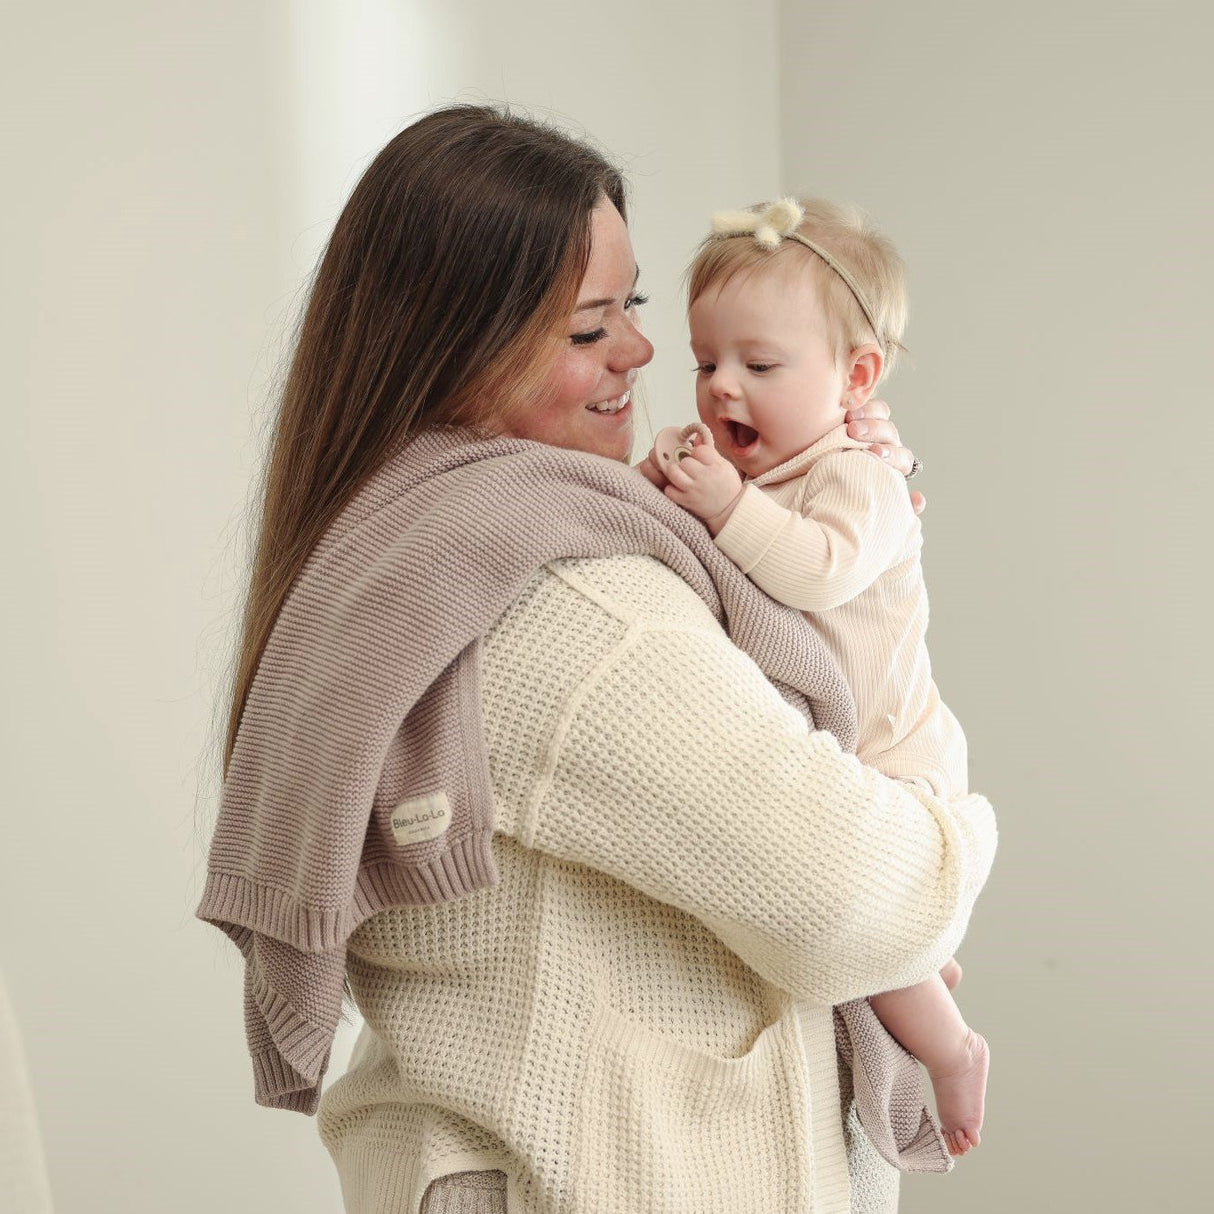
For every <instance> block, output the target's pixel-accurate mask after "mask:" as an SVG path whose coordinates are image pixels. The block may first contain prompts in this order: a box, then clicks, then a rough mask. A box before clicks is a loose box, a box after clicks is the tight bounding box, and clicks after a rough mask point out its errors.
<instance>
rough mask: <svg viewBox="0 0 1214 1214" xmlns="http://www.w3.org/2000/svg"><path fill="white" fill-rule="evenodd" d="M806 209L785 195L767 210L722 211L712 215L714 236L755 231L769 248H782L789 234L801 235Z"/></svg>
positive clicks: (752, 232)
mask: <svg viewBox="0 0 1214 1214" xmlns="http://www.w3.org/2000/svg"><path fill="white" fill-rule="evenodd" d="M804 218H805V212H804V211H803V210H801V208H800V206H798V205H797V202H796V200H795V199H792V198H781V199H780V200H779V201H778V202H773V203H772V204H771V206H769V207H768V208H767V210H766V211H721V212H719V213H718V214H716V215H714V216H713V217H712V234H713V235H714V236H745V235H748V234H751V235H753V236H754V238H755V240H756V241H757V242H758V243H759V244H761V245H762V246H763V247H764V248H765V249H778V248H779V247H780V241H781V240H782V239H783V238H784V237H786V236H793V237H795V236H796V235H797V226H798V225H799V224H800V222H801V220H802V219H804Z"/></svg>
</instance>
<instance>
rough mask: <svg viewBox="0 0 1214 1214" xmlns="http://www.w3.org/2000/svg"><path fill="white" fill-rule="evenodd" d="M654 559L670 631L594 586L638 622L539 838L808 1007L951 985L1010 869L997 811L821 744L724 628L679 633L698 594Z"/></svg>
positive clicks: (544, 807)
mask: <svg viewBox="0 0 1214 1214" xmlns="http://www.w3.org/2000/svg"><path fill="white" fill-rule="evenodd" d="M649 564H650V566H652V571H651V572H650V573H649V574H647V575H646V576H650V577H652V578H653V579H654V584H653V586H652V587H650V588H648V589H647V590H646V591H645V592H644V593H642V592H641V591H639V590H638V591H637V593H636V594H634V595H633V596H632V600H633V602H634V603H635V602H640V601H643V600H645V599H649V601H652V602H655V603H656V602H661V603H662V604H663V607H662V610H663V612H664V616H663V619H662V621H661V623H660V624H655V623H654V622H653V621H651V620H647V619H646V618H645V616H644V613H643V612H642V613H637V612H636V611H635V610H631V611H626V610H621V611H620V612H616V611H615V610H614V607H613V604H612V601H611V599H610V597H609V596H607V595H605V594H604V593H603V591H602V589H601V587H598V588H596V587H593V586H591V587H588V588H586V590H585V593H586V594H587V595H589V596H591V597H593V598H594V600H595V601H596V603H597V604H598V605H599V606H600V607H601V608H602V609H603V610H604V612H605V618H604V621H603V622H604V629H606V628H607V627H608V625H609V624H616V625H618V624H619V622H620V621H621V620H628V621H629V622H628V623H627V624H626V626H625V627H624V630H623V632H622V633H616V634H614V635H615V636H616V639H615V640H614V641H613V642H612V644H611V645H610V646H609V647H608V649H607V650H606V652H604V654H603V655H602V657H601V659H600V660H599V661H598V662H597V664H596V665H595V666H594V667H593V669H592V670H591V671H590V673H589V674H588V675H587V676H586V677H584V678H583V679H582V680H581V681H580V682H579V684H578V686H577V688H576V691H575V692H574V693H573V694H572V695H571V696H569V697H568V698H567V700H566V703H565V709H564V712H563V714H562V723H561V726H560V728H559V729H558V730H557V731H556V735H555V736H554V738H553V739H552V741H551V744H550V749H549V754H548V756H547V759H546V761H545V762H544V763H543V766H544V767H545V768H546V770H547V773H548V774H547V778H546V781H545V783H544V785H543V787H542V790H541V795H539V796H537V797H536V798H535V800H534V802H533V806H534V809H533V812H532V813H531V814H529V815H524V816H522V817H521V819H520V820H519V821H518V822H517V824H516V826H515V829H516V830H517V831H518V833H519V836H520V838H521V840H522V841H523V842H524V843H526V844H527V845H529V846H532V847H535V848H538V849H540V850H543V851H545V852H547V853H550V854H552V855H554V856H556V857H559V858H561V859H563V860H568V861H574V862H577V863H579V864H584V865H588V866H591V867H593V868H596V869H598V870H600V871H604V872H607V873H609V874H611V875H613V876H615V877H617V878H618V879H620V880H622V881H625V882H628V883H629V884H631V885H633V886H635V887H636V888H638V889H640V890H642V891H643V892H644V893H646V894H647V895H649V896H650V897H653V898H655V899H658V900H661V901H663V902H666V903H668V904H672V905H674V906H677V907H679V908H680V909H682V910H684V911H686V912H688V913H690V914H692V915H694V916H696V917H697V918H698V919H700V920H701V921H702V922H703V923H704V924H705V925H706V926H707V927H709V928H710V930H712V931H713V932H714V933H715V934H716V935H718V936H719V937H720V939H721V940H722V941H724V942H725V943H726V944H727V945H728V946H729V947H730V948H732V949H733V950H734V951H735V952H736V953H737V954H738V955H739V956H740V957H741V958H742V959H743V960H744V961H746V962H747V964H749V965H750V966H751V967H752V968H753V969H755V970H756V971H757V972H758V973H760V974H761V975H762V976H763V977H765V978H766V979H768V980H769V981H770V982H772V983H774V984H776V985H777V986H779V987H781V988H782V989H784V990H787V991H789V992H791V993H792V994H794V995H796V996H798V997H800V998H803V999H807V1000H810V1001H814V1002H817V1003H821V1004H833V1003H840V1002H843V1001H845V1000H847V999H851V998H855V997H859V996H864V995H869V994H873V993H876V992H878V991H883V990H889V989H893V988H896V987H902V986H907V985H910V984H912V983H914V982H917V981H920V980H921V979H923V978H925V977H926V976H928V975H929V974H930V973H932V972H934V971H935V970H937V969H938V968H939V967H940V966H941V965H942V964H943V963H944V961H945V960H946V959H947V958H948V957H949V955H950V954H951V953H952V952H953V951H954V950H955V949H956V947H957V945H958V944H959V942H960V940H961V937H962V935H963V933H964V930H965V926H966V923H967V920H968V918H969V915H970V911H971V908H972V907H973V904H974V900H975V898H976V897H977V894H978V892H979V890H980V889H981V887H982V885H983V882H984V881H985V879H986V876H987V873H988V871H989V868H990V865H991V861H992V858H993V855H994V849H995V827H994V817H993V812H992V810H991V807H990V805H989V804H988V803H987V802H986V801H985V800H984V799H983V798H981V797H977V796H971V797H967V798H965V799H962V800H956V801H953V802H948V803H946V802H943V801H941V800H939V799H937V798H935V797H933V796H931V795H930V794H929V793H927V792H925V791H922V790H919V789H916V788H911V787H908V786H906V785H904V784H901V783H898V782H895V781H892V780H888V779H886V778H885V777H883V776H881V775H880V774H879V773H877V772H876V771H874V770H872V769H871V768H867V767H865V766H864V765H863V764H861V763H860V762H859V760H857V759H856V758H855V757H853V756H850V755H848V754H845V753H844V752H843V751H842V750H841V749H840V747H839V745H838V744H837V742H836V741H835V739H834V738H833V737H832V736H831V735H829V734H827V733H824V732H821V731H818V732H815V731H812V730H811V729H810V728H809V726H808V725H807V723H806V721H805V719H804V717H803V716H802V715H801V714H800V713H798V712H797V711H796V710H795V709H793V708H791V707H790V706H789V705H788V704H787V703H785V702H784V701H783V699H782V698H781V697H780V696H779V694H778V693H777V692H776V691H775V689H774V688H773V687H772V686H771V684H770V683H768V682H767V680H766V679H765V678H764V677H763V675H762V674H761V672H760V671H759V669H758V667H757V666H755V664H754V663H753V662H752V661H751V659H750V658H749V657H748V656H747V655H745V654H744V653H742V652H741V651H740V650H738V649H737V648H736V647H734V646H733V645H732V644H731V643H730V641H729V640H728V638H727V637H726V636H725V634H724V632H723V631H722V630H721V629H720V628H717V627H711V626H709V627H705V626H703V624H702V620H701V622H700V623H699V624H698V625H697V626H686V627H681V626H678V625H677V624H673V623H672V617H671V606H672V604H677V603H678V602H679V601H680V596H688V595H691V593H692V592H691V591H690V590H688V588H687V587H686V585H685V584H684V583H682V582H681V581H680V580H679V579H678V578H677V577H675V576H674V575H673V574H671V573H670V572H669V570H666V569H664V568H663V567H661V566H657V565H656V563H653V562H650V563H649ZM565 580H566V581H567V582H568V583H569V587H570V589H569V593H575V591H576V587H577V584H578V579H577V577H576V576H574V575H571V574H567V575H566V577H565ZM692 606H693V608H694V609H696V610H700V611H701V615H703V613H702V609H701V608H700V605H699V604H698V602H697V603H696V604H694V605H692ZM689 614H694V611H690V612H689ZM608 616H615V619H614V620H608V618H606V617H608ZM710 623H711V620H710Z"/></svg>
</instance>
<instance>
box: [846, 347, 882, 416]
mask: <svg viewBox="0 0 1214 1214" xmlns="http://www.w3.org/2000/svg"><path fill="white" fill-rule="evenodd" d="M884 366H885V359H884V357H882V354H881V349H880V347H879V346H875V345H871V344H870V345H867V346H857V347H856V348H855V349H854V350H853V351H852V352H851V354H849V355H848V360H847V395H848V396H849V397H850V398H851V399H852V401H854V403H855V404H857V405H862V404H864V402H865V401H866V400H868V398H869V397H870V396H872V394H873V391H874V390H875V389H876V387H877V381H878V380H879V379H880V378H881V369H882V368H883V367H884Z"/></svg>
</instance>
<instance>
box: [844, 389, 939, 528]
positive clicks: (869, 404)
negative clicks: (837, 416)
mask: <svg viewBox="0 0 1214 1214" xmlns="http://www.w3.org/2000/svg"><path fill="white" fill-rule="evenodd" d="M843 420H844V421H845V422H846V423H847V433H848V435H849V436H850V437H851V438H854V439H856V440H858V441H859V442H864V441H866V440H867V441H868V443H869V448H868V449H869V450H870V451H871V452H872V453H873V454H874V455H875V456H878V457H879V458H880V459H883V460H885V461H886V462H887V463H889V464H890V465H892V466H893V467H895V468H897V469H898V471H899V472H901V473H902V475H903V476H906V475H907V474H908V473H909V472H910V470H911V466H912V465H913V464H914V462H915V453H914V452H913V451H912V450H911V449H910V448H909V447H904V446H902V440H901V439H900V438H899V437H898V427H897V426H895V425H894V423H893V422H892V421H890V417H889V405H887V404H886V403H885V401H883V400H869V401H865V402H864V404H862V405H858V406H857V407H856V408H854V409H849V410H848V411H847V413H846V414H844V417H843ZM910 499H911V506H912V507H913V508H914V511H915V513H916V514H922V513H923V507H924V506H926V505H927V499H926V498H925V497H924V496H923V494H922V493H920V492H919V491H918V490H917V489H912V490H911V495H910Z"/></svg>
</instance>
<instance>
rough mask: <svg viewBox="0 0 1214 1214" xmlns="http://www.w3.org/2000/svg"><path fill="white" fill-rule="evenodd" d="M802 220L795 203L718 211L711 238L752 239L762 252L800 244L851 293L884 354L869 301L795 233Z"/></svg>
mask: <svg viewBox="0 0 1214 1214" xmlns="http://www.w3.org/2000/svg"><path fill="white" fill-rule="evenodd" d="M804 218H805V212H804V211H803V210H801V208H800V206H799V205H798V204H797V202H796V200H795V199H793V198H781V199H779V201H777V202H773V203H772V204H771V206H769V207H768V208H767V210H765V211H721V212H720V213H719V214H717V215H714V216H713V217H712V234H713V236H714V237H717V238H719V239H725V238H727V237H730V236H752V237H754V239H755V241H756V242H757V243H758V244H760V245H761V246H762V247H763V248H765V249H778V248H779V247H780V241H781V240H795V241H797V242H798V244H803V245H804V246H805V247H806V248H807V249H811V250H812V251H813V252H815V253H817V255H818V256H819V257H820V258H822V260H823V261H824V262H826V264H827V265H828V266H830V268H831V269H832V270H834V272H835V273H836V274H838V276H839V277H840V278H841V279H843V281H844V283H846V285H847V289H848V290H849V291H850V292H851V293H852V296H853V297H854V298H855V301H856V303H858V304H859V305H860V311H861V312H863V313H864V319H865V320H867V321H868V323H869V325H870V326H871V327H872V331H873V333H874V334H875V335H876V338H877V345H879V346H880V347H881V350H882V352H883V353H884V351H885V342H884V341H883V340H882V338H881V330H880V329H878V328H877V322H876V320H875V319H874V317H873V310H872V308H870V307H869V306H868V300H867V299H865V298H864V292H863V291H861V290H860V287H859V285H858V284H857V282H856V280H855V279H854V278H853V277H852V276H851V274H849V273H848V271H847V268H846V267H845V266H842V265H840V264H839V263H838V262H837V261H836V260H835V259H834V257H832V256H831V255H830V254H829V253H828V252H827V251H826V250H825V249H824V248H822V246H821V245H817V244H814V242H813V241H812V240H809V239H807V238H806V237H804V236H802V235H801V233H800V232H798V231H797V226H798V225H799V224H800V222H801V220H802V219H804Z"/></svg>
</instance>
